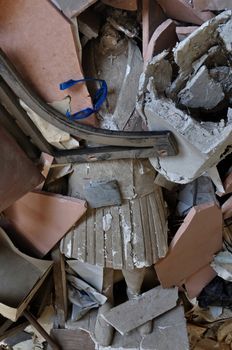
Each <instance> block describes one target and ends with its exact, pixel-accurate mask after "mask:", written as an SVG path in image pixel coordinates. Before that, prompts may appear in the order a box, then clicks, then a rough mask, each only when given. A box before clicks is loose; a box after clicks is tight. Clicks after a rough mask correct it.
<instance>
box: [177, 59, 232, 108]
mask: <svg viewBox="0 0 232 350" xmlns="http://www.w3.org/2000/svg"><path fill="white" fill-rule="evenodd" d="M224 97H225V95H224V93H223V90H222V87H221V85H220V84H219V83H217V82H215V81H214V80H213V79H211V78H210V76H209V74H208V69H207V68H206V66H202V67H201V68H200V69H199V71H198V72H197V73H196V74H195V75H194V76H193V77H192V78H191V79H190V80H189V81H188V83H187V85H186V87H185V88H184V89H183V90H182V91H181V92H180V93H179V98H180V103H181V104H182V105H184V106H186V107H190V108H204V109H213V108H214V107H216V106H217V105H218V103H219V102H221V101H222V100H223V98H224Z"/></svg>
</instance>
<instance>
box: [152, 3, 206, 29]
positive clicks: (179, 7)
mask: <svg viewBox="0 0 232 350" xmlns="http://www.w3.org/2000/svg"><path fill="white" fill-rule="evenodd" d="M158 3H159V4H160V6H161V7H162V9H163V10H164V12H165V13H166V14H167V16H168V17H170V18H172V19H176V20H178V21H182V22H187V23H193V24H197V25H201V24H202V23H203V22H204V21H203V20H202V18H201V17H200V15H199V13H198V12H197V11H195V10H194V9H193V8H192V7H191V6H190V5H188V4H187V3H186V1H185V0H173V1H170V0H158Z"/></svg>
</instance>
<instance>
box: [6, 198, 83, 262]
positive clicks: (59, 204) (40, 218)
mask: <svg viewBox="0 0 232 350" xmlns="http://www.w3.org/2000/svg"><path fill="white" fill-rule="evenodd" d="M85 211H86V202H85V201H82V200H79V199H76V198H72V197H66V196H61V195H58V194H54V193H47V192H30V193H28V194H26V195H25V196H24V197H22V198H21V199H20V200H18V201H16V202H15V203H14V204H13V205H11V207H9V208H8V209H6V210H5V211H4V213H5V215H6V217H7V219H8V220H9V221H10V223H11V224H12V225H13V227H14V229H15V230H16V232H17V233H18V235H19V236H20V237H21V239H22V240H24V241H25V245H26V244H27V245H28V246H29V247H31V249H32V250H33V251H34V252H35V253H37V255H38V256H40V257H42V256H44V255H46V254H47V253H48V252H49V251H50V250H51V249H52V248H53V247H54V246H55V244H56V243H57V242H58V241H59V240H60V239H61V238H62V237H63V236H64V235H65V234H66V233H67V232H68V231H69V230H70V229H71V227H72V226H73V225H74V224H76V222H77V221H78V220H79V219H80V218H81V216H82V215H83V214H84V213H85Z"/></svg>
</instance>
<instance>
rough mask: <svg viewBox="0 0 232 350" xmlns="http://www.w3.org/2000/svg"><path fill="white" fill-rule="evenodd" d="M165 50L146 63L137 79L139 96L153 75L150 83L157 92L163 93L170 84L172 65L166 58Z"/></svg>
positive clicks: (142, 94) (144, 90)
mask: <svg viewBox="0 0 232 350" xmlns="http://www.w3.org/2000/svg"><path fill="white" fill-rule="evenodd" d="M167 55H168V52H167V51H163V52H162V53H160V54H159V55H157V56H155V57H153V58H152V60H151V61H150V62H149V63H148V64H147V65H146V67H145V69H144V72H143V73H142V74H141V76H140V80H139V92H138V95H139V98H140V97H143V96H144V93H145V92H146V87H147V84H148V82H149V79H150V78H151V77H153V78H154V79H152V84H153V89H154V91H156V92H157V94H163V93H164V91H165V90H166V89H167V88H168V87H169V86H170V85H171V79H172V66H171V64H170V63H169V62H168V60H167Z"/></svg>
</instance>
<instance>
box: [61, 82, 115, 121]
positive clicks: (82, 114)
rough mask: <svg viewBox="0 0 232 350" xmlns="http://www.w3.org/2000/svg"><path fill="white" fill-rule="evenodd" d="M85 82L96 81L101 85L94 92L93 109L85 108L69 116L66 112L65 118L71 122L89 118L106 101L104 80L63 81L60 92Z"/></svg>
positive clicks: (106, 89) (106, 90)
mask: <svg viewBox="0 0 232 350" xmlns="http://www.w3.org/2000/svg"><path fill="white" fill-rule="evenodd" d="M86 81H98V82H100V83H101V86H100V88H99V89H98V90H97V91H96V92H95V94H94V96H93V108H91V107H89V108H85V109H82V110H81V111H79V112H76V113H74V114H71V113H70V112H69V111H67V112H66V116H67V117H68V118H69V119H71V120H80V119H85V118H87V117H89V116H90V115H91V114H92V113H95V112H98V111H99V109H100V108H101V106H102V104H103V103H104V101H105V100H106V97H107V93H108V88H107V84H106V82H105V80H102V79H95V78H86V79H79V80H73V79H70V80H68V81H65V82H64V83H61V84H60V90H66V89H69V88H70V87H72V86H74V85H76V84H78V83H83V82H86Z"/></svg>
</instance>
